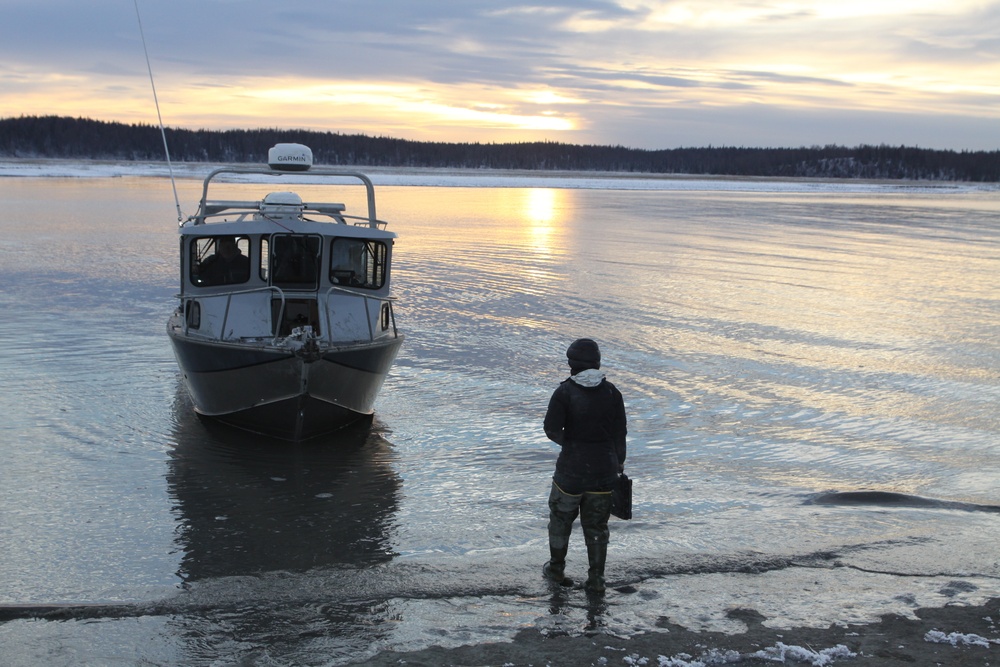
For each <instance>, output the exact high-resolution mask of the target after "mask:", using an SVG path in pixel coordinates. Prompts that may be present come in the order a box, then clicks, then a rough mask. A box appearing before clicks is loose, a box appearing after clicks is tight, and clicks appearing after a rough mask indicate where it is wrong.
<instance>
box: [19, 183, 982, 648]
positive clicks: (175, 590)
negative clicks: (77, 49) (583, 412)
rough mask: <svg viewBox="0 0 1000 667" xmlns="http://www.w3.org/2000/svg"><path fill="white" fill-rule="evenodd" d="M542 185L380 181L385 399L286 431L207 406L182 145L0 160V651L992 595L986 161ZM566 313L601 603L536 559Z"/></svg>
mask: <svg viewBox="0 0 1000 667" xmlns="http://www.w3.org/2000/svg"><path fill="white" fill-rule="evenodd" d="M538 185H539V187H525V188H520V187H518V188H501V187H488V186H487V187H477V188H469V187H462V188H456V187H431V186H425V187H403V186H390V187H383V188H382V189H381V191H380V202H379V203H380V209H379V213H380V217H382V218H384V219H388V220H389V221H390V229H392V230H394V231H396V232H397V233H398V234H399V235H400V238H399V240H398V242H397V245H396V255H395V260H396V265H395V274H394V277H393V280H394V292H395V294H396V296H397V297H398V299H399V302H398V304H397V310H396V315H397V321H398V323H399V325H400V326H401V328H402V329H403V330H404V331H405V333H406V334H407V336H408V338H407V342H406V344H405V346H404V348H403V351H402V353H401V355H400V357H399V360H398V362H397V364H396V366H395V368H394V370H393V372H392V374H391V375H390V378H389V380H388V381H387V383H386V385H385V387H384V389H383V392H382V394H381V396H380V399H379V401H378V404H377V408H376V410H377V411H376V419H375V422H374V425H373V427H372V428H371V430H364V429H363V430H360V431H354V432H349V433H345V434H342V435H340V436H338V437H336V438H331V439H330V440H328V441H323V442H311V443H307V444H302V445H298V446H290V445H287V444H276V443H273V442H267V441H261V440H258V439H255V438H252V437H248V436H246V435H242V434H239V433H234V432H232V431H229V430H224V429H220V428H217V427H213V426H212V425H211V424H205V423H203V422H201V421H200V420H198V419H197V418H196V417H195V416H194V415H193V413H192V410H191V406H190V403H189V402H188V401H187V398H186V396H185V395H184V393H183V390H182V388H181V386H180V382H179V378H178V372H177V369H176V366H175V363H174V360H173V357H172V354H171V351H170V347H169V343H168V341H167V337H166V334H165V321H166V317H167V315H168V313H169V312H170V311H171V310H172V309H173V307H174V299H173V294H174V293H175V291H176V289H177V286H176V282H177V268H176V266H177V262H176V257H175V255H176V249H177V234H176V227H175V220H174V218H175V217H176V216H175V210H174V205H173V201H172V196H171V192H170V187H169V183H168V182H167V181H165V180H162V179H155V178H128V177H126V178H88V179H61V178H16V179H14V178H7V179H0V201H2V202H3V204H4V207H3V211H2V212H0V231H2V234H0V278H2V284H3V286H4V287H3V290H2V292H0V304H2V307H3V312H4V313H5V316H4V317H3V318H2V319H0V343H2V346H0V385H2V387H3V389H2V392H0V410H2V414H3V415H4V419H3V421H2V423H0V429H2V431H0V432H2V435H3V438H2V445H0V447H2V448H3V460H4V464H3V466H0V605H2V607H0V611H2V613H3V616H0V621H2V622H0V662H2V663H3V664H6V665H36V664H46V665H72V664H135V663H136V662H140V661H147V662H148V663H151V664H206V665H207V664H228V663H226V661H227V660H230V661H233V662H238V661H243V662H242V663H241V664H279V665H284V664H289V665H290V664H296V665H306V664H309V665H328V664H341V663H344V662H347V661H350V660H359V659H362V658H363V657H364V656H365V655H368V654H370V653H371V652H374V651H378V650H381V649H386V648H392V649H416V648H422V647H425V646H429V645H432V644H439V645H445V646H454V645H459V644H462V643H470V642H481V641H487V640H504V639H507V638H509V637H510V636H512V635H513V633H514V632H516V631H517V630H520V629H522V628H525V627H534V628H538V629H539V630H541V631H543V632H569V633H578V632H582V631H584V630H586V629H588V628H589V629H592V628H594V627H604V628H605V629H606V630H607V631H609V632H615V633H619V634H625V635H627V634H630V633H635V632H641V631H644V630H649V629H652V628H655V627H656V626H657V624H659V623H662V622H663V621H664V620H669V621H671V622H676V623H680V624H683V625H687V626H689V627H696V628H708V629H723V630H733V631H735V630H738V629H739V628H740V624H739V622H738V621H733V620H730V619H728V618H727V617H726V615H725V612H726V610H727V609H731V608H733V607H738V606H750V607H754V608H755V609H757V610H758V611H760V612H761V613H763V614H764V615H765V616H767V617H768V624H772V625H777V626H783V625H784V626H787V625H790V624H822V625H826V624H828V623H830V622H831V621H840V622H854V621H863V620H869V619H872V618H875V617H876V616H878V615H879V614H882V613H887V612H896V613H901V614H907V613H911V612H912V609H914V608H916V607H918V606H934V605H943V604H946V603H948V602H978V601H980V600H982V599H984V598H986V597H990V596H997V595H1000V559H998V556H997V543H998V535H1000V532H998V530H1000V510H998V506H1000V497H998V491H997V489H998V480H1000V411H998V410H997V405H998V404H1000V335H998V334H1000V327H998V323H1000V192H998V191H997V190H996V189H995V188H994V189H989V188H984V189H975V188H957V189H952V188H941V189H936V190H935V189H930V188H911V189H907V188H898V187H885V188H882V189H876V190H875V191H862V190H859V189H855V190H852V189H851V188H850V187H843V186H829V187H817V188H816V189H815V190H814V191H807V192H790V191H782V189H781V188H774V190H775V191H768V190H769V188H768V186H767V185H766V184H763V185H758V186H756V187H755V188H754V189H751V190H750V191H742V192H741V191H735V192H734V191H726V190H725V189H723V188H709V189H705V190H701V191H698V190H691V189H686V190H678V191H626V190H607V189H574V188H565V187H543V186H546V185H549V186H551V185H552V183H551V182H550V181H547V180H540V181H539V183H538ZM563 185H565V184H563ZM179 187H180V191H181V202H182V206H185V207H188V208H191V209H193V207H194V202H195V201H196V200H197V198H198V195H199V188H200V182H196V181H181V182H180V184H179ZM239 187H240V188H242V189H244V190H245V195H246V196H247V197H250V198H258V197H260V196H262V195H263V194H264V192H265V191H264V190H261V189H260V187H259V186H251V185H246V186H239ZM298 191H300V192H301V193H303V194H304V195H305V196H308V194H307V193H308V192H309V191H310V189H309V187H302V188H298ZM348 203H349V204H350V202H348ZM186 212H188V213H190V212H191V211H190V210H187V211H186ZM580 336H589V337H592V338H595V339H597V340H598V341H600V343H601V346H602V350H603V353H604V360H605V363H604V368H605V370H606V371H607V373H608V375H609V378H610V379H611V380H612V381H614V382H615V383H616V384H617V385H618V387H619V388H620V389H621V390H622V392H623V393H624V395H625V398H626V404H627V407H628V411H629V415H630V437H629V458H628V461H627V463H626V469H627V470H628V472H630V473H631V476H632V477H633V478H634V480H635V485H636V486H635V493H636V499H635V501H636V507H635V519H634V520H632V521H630V522H621V521H614V522H613V523H612V546H611V549H610V552H609V567H608V578H609V584H610V585H611V586H612V587H613V589H614V590H611V591H609V594H608V596H607V598H606V600H605V601H604V602H603V603H601V604H595V603H592V602H588V600H587V599H586V597H585V596H584V594H583V593H582V592H580V591H572V590H571V591H558V592H553V591H551V590H550V589H549V588H548V587H547V586H546V584H545V583H544V582H543V581H542V579H541V576H540V567H541V564H542V562H543V561H544V560H545V558H546V557H547V537H546V529H545V523H546V519H547V516H546V508H545V499H546V497H547V491H548V484H549V478H550V475H551V472H552V468H553V465H554V460H555V456H556V451H555V448H554V447H555V446H554V445H552V444H551V443H549V442H548V441H547V440H546V439H545V437H544V435H543V434H542V432H541V419H542V416H543V413H544V409H545V405H546V403H547V400H548V396H549V394H550V393H551V391H552V390H553V389H554V387H555V386H556V385H557V384H558V383H559V382H560V381H561V380H562V379H563V378H564V377H565V374H566V366H565V363H564V357H563V353H564V350H565V348H566V346H567V345H568V343H569V342H571V341H572V340H573V339H574V338H577V337H580ZM862 491H877V492H883V495H870V494H869V495H864V494H862V495H850V494H851V493H852V492H862ZM845 494H848V495H845ZM585 567H586V554H585V550H584V547H583V540H582V536H581V535H580V534H579V530H578V531H577V533H576V534H575V535H574V541H573V545H572V547H571V551H570V565H569V570H570V571H571V572H572V573H573V574H575V575H576V576H577V577H579V576H580V575H582V574H583V573H584V571H585ZM84 603H85V604H87V605H91V606H88V607H86V608H85V609H84V610H82V611H76V612H73V613H68V612H67V613H65V614H64V615H63V616H59V617H58V618H59V620H38V619H37V618H36V616H37V614H36V613H35V612H32V611H26V610H24V609H23V607H20V605H28V606H39V605H55V608H56V609H61V607H60V605H78V604H84ZM219 660H222V662H218V661H219Z"/></svg>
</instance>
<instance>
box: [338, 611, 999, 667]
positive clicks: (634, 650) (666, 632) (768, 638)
mask: <svg viewBox="0 0 1000 667" xmlns="http://www.w3.org/2000/svg"><path fill="white" fill-rule="evenodd" d="M915 614H916V616H917V619H910V618H903V617H901V616H896V615H890V616H884V617H882V619H881V621H879V622H878V623H872V624H868V625H851V626H844V627H841V626H831V627H828V628H793V629H772V628H768V627H766V626H765V625H763V622H764V620H765V619H764V618H763V617H761V615H760V614H758V613H757V612H756V611H754V610H752V609H737V610H733V611H731V612H730V616H731V617H733V618H736V619H738V620H740V621H743V622H744V623H745V624H746V626H747V630H746V632H744V633H742V634H723V633H718V632H692V631H690V630H687V629H685V628H682V627H678V626H674V625H670V624H668V623H664V624H663V627H662V630H661V631H659V632H656V633H649V634H645V635H640V636H637V637H632V638H628V639H623V638H619V637H614V636H611V635H607V634H603V633H601V632H600V631H599V630H597V631H595V632H593V633H585V634H583V635H580V636H573V637H571V636H566V635H564V636H556V637H550V636H544V635H543V634H542V633H541V632H539V631H538V630H535V629H530V628H529V629H525V630H522V631H521V632H519V633H518V634H517V636H516V637H515V638H514V640H513V641H512V642H510V643H497V644H479V645H473V646H462V647H458V648H450V649H445V648H440V647H431V648H428V649H424V650H421V651H414V652H409V653H398V652H385V653H380V654H378V655H376V656H375V657H373V658H368V659H366V660H363V661H359V662H357V663H354V664H364V665H373V666H375V667H380V666H385V667H388V666H389V665H393V666H397V667H398V666H399V665H408V666H410V667H413V666H424V665H426V666H427V667H431V666H434V667H444V666H446V665H456V666H469V667H471V666H474V665H475V666H480V665H482V666H485V665H490V666H493V665H495V666H497V667H501V666H509V667H521V666H528V665H531V666H539V667H542V666H548V667H575V666H581V665H599V666H603V665H609V666H610V665H632V666H641V665H647V666H649V667H702V666H708V665H729V664H739V665H774V664H786V665H817V666H826V665H835V664H842V665H852V666H853V665H879V666H888V667H891V666H894V665H899V666H903V665H906V666H907V667H936V666H942V667H952V666H954V667H959V666H961V667H973V666H988V665H1000V599H991V600H989V601H988V602H987V603H986V604H984V605H982V606H949V607H943V608H935V609H919V610H917V611H916V612H915Z"/></svg>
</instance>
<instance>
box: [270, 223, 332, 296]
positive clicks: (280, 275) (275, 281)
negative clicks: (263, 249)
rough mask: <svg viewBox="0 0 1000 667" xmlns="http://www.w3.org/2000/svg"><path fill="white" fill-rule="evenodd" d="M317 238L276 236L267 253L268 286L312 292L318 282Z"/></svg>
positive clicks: (292, 235) (272, 238)
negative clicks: (269, 282)
mask: <svg viewBox="0 0 1000 667" xmlns="http://www.w3.org/2000/svg"><path fill="white" fill-rule="evenodd" d="M319 253H320V237H319V236H307V235H305V234H275V235H273V236H272V237H271V243H270V245H269V247H268V250H267V254H268V259H269V261H270V266H271V284H272V285H275V286H277V287H282V288H285V289H300V290H315V289H316V288H317V286H318V285H317V282H318V279H319Z"/></svg>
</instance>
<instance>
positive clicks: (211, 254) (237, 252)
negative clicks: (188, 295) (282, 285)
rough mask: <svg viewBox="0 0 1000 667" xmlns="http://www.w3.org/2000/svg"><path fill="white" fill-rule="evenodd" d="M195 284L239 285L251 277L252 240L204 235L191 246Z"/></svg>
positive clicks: (193, 280)
mask: <svg viewBox="0 0 1000 667" xmlns="http://www.w3.org/2000/svg"><path fill="white" fill-rule="evenodd" d="M188 248H189V251H190V253H191V255H190V261H189V262H188V266H190V267H191V283H192V284H194V285H198V286H199V287H211V286H213V285H238V284H240V283H245V282H247V281H248V280H250V239H249V238H248V237H246V236H201V237H197V238H193V239H191V243H190V245H189V246H188Z"/></svg>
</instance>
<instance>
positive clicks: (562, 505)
mask: <svg viewBox="0 0 1000 667" xmlns="http://www.w3.org/2000/svg"><path fill="white" fill-rule="evenodd" d="M580 498H581V496H571V495H569V494H566V493H563V492H562V491H561V490H560V489H559V487H558V486H556V485H555V484H553V485H552V492H551V493H550V494H549V554H550V558H549V562H547V563H546V564H545V566H544V567H542V573H543V574H544V575H545V576H546V577H547V578H548V579H550V580H551V581H553V582H555V583H557V584H561V585H563V586H572V585H573V582H572V581H570V580H569V579H568V578H567V577H566V575H565V569H566V553H567V551H569V537H570V535H571V534H572V532H573V522H574V521H576V517H577V515H578V514H579V511H580V510H579V507H580Z"/></svg>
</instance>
